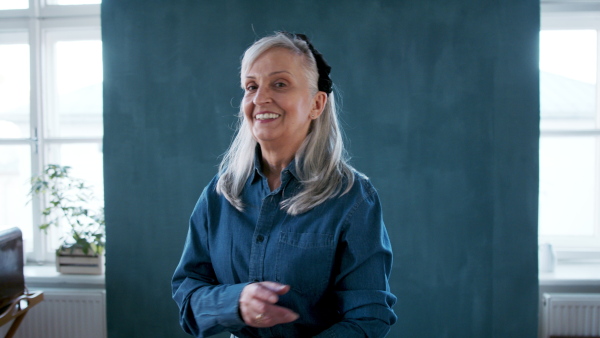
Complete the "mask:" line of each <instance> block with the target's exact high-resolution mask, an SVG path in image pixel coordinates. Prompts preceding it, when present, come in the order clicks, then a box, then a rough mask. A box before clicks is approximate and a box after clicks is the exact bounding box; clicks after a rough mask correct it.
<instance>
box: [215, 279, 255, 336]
mask: <svg viewBox="0 0 600 338" xmlns="http://www.w3.org/2000/svg"><path fill="white" fill-rule="evenodd" d="M246 285H248V284H247V283H245V284H234V285H230V286H228V287H227V292H224V293H223V295H222V297H221V299H220V301H219V308H220V311H219V312H220V314H221V316H219V319H218V321H219V325H222V326H224V327H230V328H231V327H240V326H244V325H246V323H244V321H243V320H242V318H241V317H240V313H239V302H240V295H241V293H242V290H243V289H244V287H245V286H246Z"/></svg>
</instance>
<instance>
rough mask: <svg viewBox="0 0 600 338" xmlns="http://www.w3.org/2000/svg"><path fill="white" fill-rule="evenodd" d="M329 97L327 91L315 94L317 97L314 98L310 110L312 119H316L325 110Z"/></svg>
mask: <svg viewBox="0 0 600 338" xmlns="http://www.w3.org/2000/svg"><path fill="white" fill-rule="evenodd" d="M328 99H329V97H327V94H326V93H325V92H321V91H318V92H317V93H316V94H315V97H314V98H313V105H312V109H311V111H310V118H311V119H313V120H314V119H316V118H318V117H319V116H321V114H322V113H323V110H324V109H325V104H327V100H328Z"/></svg>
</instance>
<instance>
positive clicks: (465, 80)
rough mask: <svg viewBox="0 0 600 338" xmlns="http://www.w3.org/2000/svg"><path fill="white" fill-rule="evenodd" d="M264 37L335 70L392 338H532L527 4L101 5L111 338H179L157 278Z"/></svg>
mask: <svg viewBox="0 0 600 338" xmlns="http://www.w3.org/2000/svg"><path fill="white" fill-rule="evenodd" d="M274 30H288V31H293V32H301V33H306V34H307V35H308V36H309V37H311V38H312V40H313V42H314V44H315V45H316V46H317V48H318V49H320V50H321V51H322V52H323V54H324V55H325V56H326V58H327V60H328V61H329V63H330V64H331V65H332V66H333V71H332V78H333V80H334V82H335V84H336V85H337V89H338V90H339V93H341V95H339V96H338V97H340V98H341V99H342V111H343V113H342V116H341V117H342V120H343V126H344V128H345V132H346V136H347V139H348V146H349V150H350V153H351V155H352V156H353V159H352V163H353V164H354V165H355V166H356V167H357V168H358V169H359V170H361V171H363V172H364V173H365V174H366V175H368V176H369V177H370V178H371V179H372V181H373V183H374V184H375V186H376V187H377V188H378V190H379V192H380V195H381V199H382V202H383V208H384V216H385V221H386V224H387V227H388V230H389V233H390V236H391V239H392V241H393V247H394V269H393V274H392V278H391V287H392V290H393V292H394V293H395V294H396V295H397V296H398V303H397V305H396V307H395V311H396V313H397V314H398V316H399V322H398V323H397V324H396V325H395V326H394V327H393V329H392V333H391V334H390V337H436V338H438V337H536V331H537V297H538V293H537V290H538V286H537V256H536V254H537V191H538V136H539V135H538V129H539V128H538V122H539V120H538V111H539V103H538V62H537V54H538V49H537V45H538V30H539V1H538V0H505V1H496V0H471V1H459V0H429V1H422V0H404V1H358V0H345V1H335V2H334V1H329V2H326V1H321V0H303V1H300V0H297V1H274V0H271V1H266V0H255V1H246V0H222V1H218V2H217V1H199V0H186V1H183V0H181V1H139V0H137V1H133V0H130V1H119V0H104V2H103V5H102V31H103V41H104V74H105V78H104V123H105V136H104V172H105V196H106V222H107V244H108V245H107V268H106V287H107V302H108V332H109V336H110V337H184V336H185V335H184V334H183V332H182V331H181V330H180V328H179V326H178V316H177V309H176V306H175V304H174V302H173V301H172V300H171V297H170V278H171V274H172V272H173V270H174V268H175V266H176V264H177V262H178V259H179V255H180V253H181V249H182V246H183V242H184V237H185V234H186V230H187V221H188V217H189V214H190V212H191V210H192V208H193V206H194V203H195V202H196V199H197V197H198V196H199V194H200V192H201V190H202V188H203V187H204V185H205V184H206V183H207V182H208V181H209V180H210V178H211V177H212V176H213V175H214V174H215V172H216V169H217V165H218V156H219V155H220V154H221V153H223V151H224V150H225V149H226V147H227V145H228V143H229V141H230V139H231V137H232V125H233V124H234V121H235V115H236V114H237V111H238V105H239V101H240V99H241V95H242V91H241V89H240V88H239V74H238V71H239V60H240V55H241V54H242V52H243V51H244V49H245V48H246V47H247V46H248V45H249V44H251V43H252V42H253V41H254V40H255V38H256V37H260V36H263V35H265V34H267V33H271V32H273V31H274Z"/></svg>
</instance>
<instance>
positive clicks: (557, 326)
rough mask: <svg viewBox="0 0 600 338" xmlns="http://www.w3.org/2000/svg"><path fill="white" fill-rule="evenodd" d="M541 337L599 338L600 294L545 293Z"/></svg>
mask: <svg viewBox="0 0 600 338" xmlns="http://www.w3.org/2000/svg"><path fill="white" fill-rule="evenodd" d="M543 305H544V308H543V313H542V316H543V317H542V330H543V332H542V333H543V335H542V337H544V338H546V337H551V336H579V337H586V336H587V337H592V336H600V294H594V293H580V294H577V293H545V294H544V300H543Z"/></svg>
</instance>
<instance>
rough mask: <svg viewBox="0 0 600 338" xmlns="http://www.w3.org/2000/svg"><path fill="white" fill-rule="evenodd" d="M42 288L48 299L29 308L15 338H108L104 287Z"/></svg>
mask: <svg viewBox="0 0 600 338" xmlns="http://www.w3.org/2000/svg"><path fill="white" fill-rule="evenodd" d="M36 291H37V290H36ZM41 291H43V292H44V300H43V301H42V302H41V303H39V304H38V305H36V306H35V307H32V308H31V310H29V312H28V313H27V315H26V316H25V319H24V320H23V322H22V323H21V326H20V327H19V329H18V330H17V333H16V334H15V338H46V337H47V338H58V337H60V338H106V306H105V304H106V292H105V291H104V290H97V289H88V290H86V289H44V290H41Z"/></svg>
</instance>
